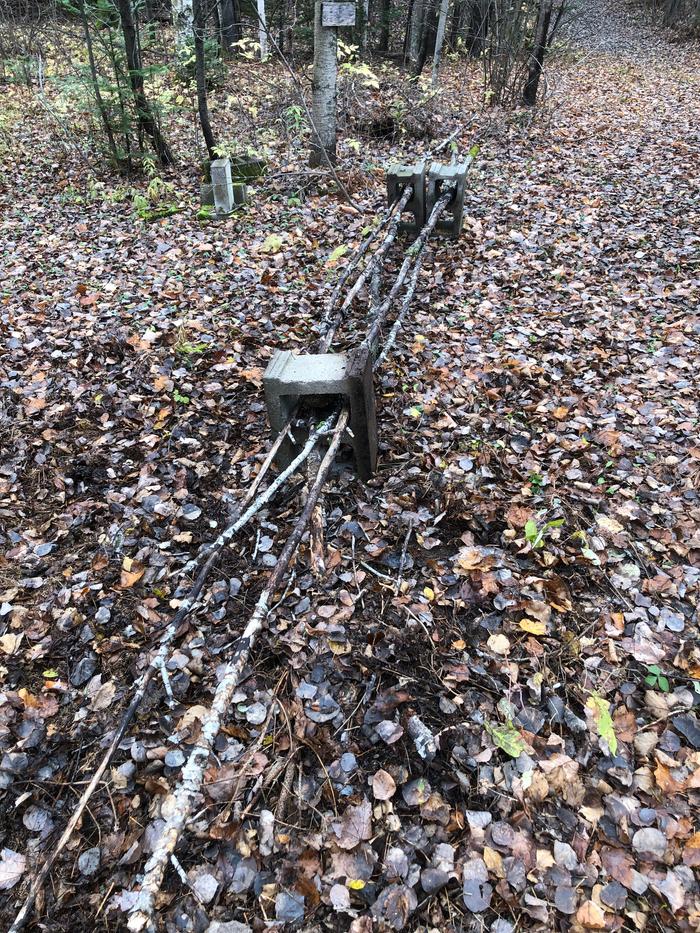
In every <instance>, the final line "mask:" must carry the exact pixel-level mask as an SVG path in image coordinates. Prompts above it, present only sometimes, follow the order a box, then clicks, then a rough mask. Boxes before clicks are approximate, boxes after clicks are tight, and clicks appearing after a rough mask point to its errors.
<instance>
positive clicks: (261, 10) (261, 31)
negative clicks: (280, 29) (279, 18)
mask: <svg viewBox="0 0 700 933" xmlns="http://www.w3.org/2000/svg"><path fill="white" fill-rule="evenodd" d="M258 42H259V43H260V61H261V62H264V61H265V59H266V58H267V54H268V49H267V20H266V19H265V0H258Z"/></svg>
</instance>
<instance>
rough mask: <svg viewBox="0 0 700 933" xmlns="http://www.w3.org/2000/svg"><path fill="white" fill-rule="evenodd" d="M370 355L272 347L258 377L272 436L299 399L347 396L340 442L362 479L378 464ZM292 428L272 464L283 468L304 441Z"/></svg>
mask: <svg viewBox="0 0 700 933" xmlns="http://www.w3.org/2000/svg"><path fill="white" fill-rule="evenodd" d="M372 364H373V360H372V355H371V354H370V352H369V351H368V350H367V349H364V350H363V349H362V348H361V347H360V348H357V349H355V350H352V351H350V352H349V353H316V354H308V355H303V356H296V355H295V354H294V353H292V352H290V351H289V350H276V351H275V353H274V354H273V357H272V359H271V360H270V363H269V365H268V367H267V371H266V372H265V376H264V379H263V386H264V388H265V402H266V405H267V414H268V418H269V420H270V427H271V428H272V432H273V436H277V434H279V432H280V431H281V430H282V428H283V427H284V425H285V424H286V422H287V420H288V419H289V417H290V416H291V414H292V412H293V411H294V409H295V407H296V405H297V403H298V402H300V401H302V400H303V399H304V398H306V399H307V400H308V402H310V403H312V402H313V401H314V400H318V401H331V400H332V399H333V398H334V397H335V398H343V399H347V400H348V402H349V404H350V423H349V427H350V429H351V431H352V436H350V434H349V433H348V435H347V436H346V437H344V438H343V442H344V443H348V444H350V445H351V446H352V449H353V453H354V456H355V466H356V469H357V472H358V475H359V476H360V477H361V479H364V480H366V479H369V478H370V476H371V475H372V473H373V472H374V470H375V468H376V465H377V416H376V409H375V401H374V387H373V384H372ZM301 435H302V432H301V431H300V430H295V432H294V441H291V440H290V439H289V438H286V439H285V440H284V441H283V443H282V444H281V445H280V449H279V452H278V454H277V465H278V466H279V467H280V469H284V468H285V467H286V466H288V465H289V463H290V462H291V461H292V460H293V459H294V457H295V456H296V455H297V454H298V453H299V451H300V450H301V448H302V447H303V445H304V442H305V441H306V436H301Z"/></svg>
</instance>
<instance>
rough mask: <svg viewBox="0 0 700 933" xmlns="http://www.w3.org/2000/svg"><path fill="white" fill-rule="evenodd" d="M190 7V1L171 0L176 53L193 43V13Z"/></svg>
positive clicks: (191, 5)
mask: <svg viewBox="0 0 700 933" xmlns="http://www.w3.org/2000/svg"><path fill="white" fill-rule="evenodd" d="M192 7H193V4H192V0H173V7H172V9H173V26H174V28H175V48H176V49H177V51H178V52H181V51H182V50H183V49H186V48H187V47H188V45H191V44H192V41H193V35H194V34H193V27H194V11H193V8H192Z"/></svg>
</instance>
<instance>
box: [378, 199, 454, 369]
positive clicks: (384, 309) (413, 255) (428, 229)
mask: <svg viewBox="0 0 700 933" xmlns="http://www.w3.org/2000/svg"><path fill="white" fill-rule="evenodd" d="M453 191H454V187H453V186H451V185H449V186H448V185H445V190H444V191H443V193H442V195H441V196H440V197H439V198H438V200H437V201H436V202H435V206H434V207H433V209H432V211H431V213H430V217H429V218H428V220H427V221H426V222H425V226H424V227H423V229H422V230H421V232H420V234H419V235H418V237H417V238H416V240H415V241H414V242H413V243H412V244H411V246H409V248H408V249H407V250H406V256H405V259H404V261H403V263H402V264H401V268H400V269H399V274H398V275H397V276H396V279H395V281H394V284H393V285H392V287H391V291H390V292H389V294H388V295H387V297H386V298H385V299H384V301H383V302H382V304H381V306H380V307H379V308H378V310H377V312H376V314H375V315H374V321H373V322H372V325H371V327H370V328H369V330H368V331H367V335H366V337H365V339H364V340H363V346H365V347H369V348H370V350H371V351H372V352H373V353H374V352H375V346H376V343H377V340H378V338H379V334H380V333H381V329H382V325H383V323H384V320H385V319H386V316H387V314H388V312H389V309H390V308H391V306H392V304H393V302H394V299H395V297H396V295H397V294H398V292H399V290H400V288H401V286H402V285H403V283H404V282H405V281H406V276H407V275H408V272H409V270H410V268H411V266H412V265H413V263H414V260H417V259H418V257H419V256H420V254H421V252H422V251H423V250H424V249H425V244H426V242H427V240H428V237H429V236H430V234H431V233H432V231H433V229H434V227H435V224H436V223H437V222H438V219H439V217H440V214H442V212H443V211H444V210H445V208H446V207H447V205H448V204H449V203H450V200H451V199H452V196H453Z"/></svg>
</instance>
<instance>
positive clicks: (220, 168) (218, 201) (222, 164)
mask: <svg viewBox="0 0 700 933" xmlns="http://www.w3.org/2000/svg"><path fill="white" fill-rule="evenodd" d="M211 186H212V189H213V192H214V207H215V209H216V214H217V216H219V217H227V216H228V215H229V214H230V213H231V211H232V210H233V208H234V204H235V201H234V199H233V182H232V181H231V162H230V161H229V160H228V159H214V161H213V162H212V163H211Z"/></svg>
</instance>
